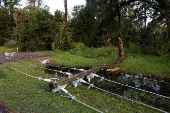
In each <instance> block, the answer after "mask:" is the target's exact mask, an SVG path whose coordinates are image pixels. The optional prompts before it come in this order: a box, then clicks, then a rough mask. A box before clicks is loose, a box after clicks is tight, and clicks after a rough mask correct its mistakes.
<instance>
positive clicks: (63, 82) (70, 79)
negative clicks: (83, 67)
mask: <svg viewBox="0 0 170 113" xmlns="http://www.w3.org/2000/svg"><path fill="white" fill-rule="evenodd" d="M118 61H119V58H118V59H116V60H114V61H112V62H109V63H107V64H102V65H101V66H99V67H95V68H93V69H90V70H87V71H85V72H81V73H78V74H76V75H75V76H71V77H70V78H65V79H62V80H59V81H57V82H55V83H50V84H49V87H50V88H51V89H54V88H57V87H58V85H60V86H61V85H63V84H67V83H68V82H72V81H75V80H77V78H82V77H85V76H87V75H89V74H90V73H95V72H97V71H99V70H101V69H104V68H106V67H108V66H111V65H113V64H116V63H117V62H118Z"/></svg>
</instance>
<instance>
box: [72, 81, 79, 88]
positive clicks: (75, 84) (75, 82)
mask: <svg viewBox="0 0 170 113" xmlns="http://www.w3.org/2000/svg"><path fill="white" fill-rule="evenodd" d="M77 83H78V82H77V80H76V81H73V85H74V87H75V88H76V87H77Z"/></svg>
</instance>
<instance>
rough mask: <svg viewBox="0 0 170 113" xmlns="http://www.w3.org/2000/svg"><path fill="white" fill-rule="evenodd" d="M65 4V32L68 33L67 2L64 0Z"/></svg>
mask: <svg viewBox="0 0 170 113" xmlns="http://www.w3.org/2000/svg"><path fill="white" fill-rule="evenodd" d="M64 4H65V32H67V0H64Z"/></svg>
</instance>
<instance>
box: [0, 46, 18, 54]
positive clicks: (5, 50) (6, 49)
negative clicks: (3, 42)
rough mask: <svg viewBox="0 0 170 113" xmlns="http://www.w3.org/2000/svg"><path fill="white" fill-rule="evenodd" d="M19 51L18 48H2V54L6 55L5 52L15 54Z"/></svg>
mask: <svg viewBox="0 0 170 113" xmlns="http://www.w3.org/2000/svg"><path fill="white" fill-rule="evenodd" d="M14 51H17V48H16V47H15V48H10V47H6V46H0V54H4V52H10V53H11V52H14Z"/></svg>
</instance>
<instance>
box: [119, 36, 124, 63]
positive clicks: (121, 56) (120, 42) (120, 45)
mask: <svg viewBox="0 0 170 113" xmlns="http://www.w3.org/2000/svg"><path fill="white" fill-rule="evenodd" d="M119 58H120V60H121V61H123V60H124V54H123V41H122V40H121V38H120V37H119Z"/></svg>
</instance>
